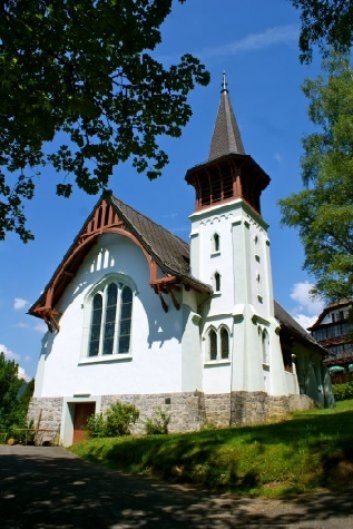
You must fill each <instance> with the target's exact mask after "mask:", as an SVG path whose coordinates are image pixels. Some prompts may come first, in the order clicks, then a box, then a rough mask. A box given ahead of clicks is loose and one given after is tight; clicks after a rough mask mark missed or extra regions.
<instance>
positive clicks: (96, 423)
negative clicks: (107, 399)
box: [87, 401, 140, 437]
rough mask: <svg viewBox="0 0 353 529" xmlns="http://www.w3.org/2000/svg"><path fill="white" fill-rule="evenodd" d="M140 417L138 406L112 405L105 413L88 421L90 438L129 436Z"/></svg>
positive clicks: (126, 404)
mask: <svg viewBox="0 0 353 529" xmlns="http://www.w3.org/2000/svg"><path fill="white" fill-rule="evenodd" d="M139 416H140V412H139V410H138V409H137V408H136V406H134V405H133V404H128V403H124V402H119V401H117V402H115V403H114V404H111V405H110V406H109V408H108V409H107V410H106V412H105V413H97V414H96V415H91V417H89V419H88V421H87V430H88V433H89V436H90V437H116V436H119V435H128V434H129V433H130V428H131V426H132V424H134V423H135V422H136V421H137V419H138V418H139Z"/></svg>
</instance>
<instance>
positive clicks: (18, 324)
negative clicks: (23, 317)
mask: <svg viewBox="0 0 353 529" xmlns="http://www.w3.org/2000/svg"><path fill="white" fill-rule="evenodd" d="M15 327H18V328H19V329H28V328H29V325H28V323H25V322H23V321H19V322H18V323H16V325H15Z"/></svg>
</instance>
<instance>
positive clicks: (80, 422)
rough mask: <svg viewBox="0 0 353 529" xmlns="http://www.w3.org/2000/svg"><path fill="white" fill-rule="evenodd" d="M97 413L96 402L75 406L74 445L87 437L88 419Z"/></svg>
mask: <svg viewBox="0 0 353 529" xmlns="http://www.w3.org/2000/svg"><path fill="white" fill-rule="evenodd" d="M95 411H96V403H95V402H80V403H77V404H75V416H74V436H73V441H72V442H73V444H75V443H79V442H80V441H83V440H84V439H86V437H87V430H86V424H87V419H88V418H89V417H90V416H91V415H93V414H94V412H95Z"/></svg>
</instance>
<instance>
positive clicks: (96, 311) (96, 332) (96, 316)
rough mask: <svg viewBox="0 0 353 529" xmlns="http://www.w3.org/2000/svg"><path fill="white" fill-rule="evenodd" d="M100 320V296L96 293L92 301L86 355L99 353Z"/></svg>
mask: <svg viewBox="0 0 353 529" xmlns="http://www.w3.org/2000/svg"><path fill="white" fill-rule="evenodd" d="M101 322H102V296H101V294H96V295H95V296H94V298H93V303H92V315H91V329H90V337H89V346H88V356H97V355H98V353H99V342H100V333H101Z"/></svg>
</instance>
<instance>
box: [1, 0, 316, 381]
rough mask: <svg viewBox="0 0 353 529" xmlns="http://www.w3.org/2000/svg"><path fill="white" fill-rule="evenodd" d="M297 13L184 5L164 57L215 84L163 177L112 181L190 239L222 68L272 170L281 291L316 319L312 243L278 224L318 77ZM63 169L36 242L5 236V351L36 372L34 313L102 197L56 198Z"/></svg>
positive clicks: (38, 327)
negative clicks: (192, 60) (197, 179)
mask: <svg viewBox="0 0 353 529" xmlns="http://www.w3.org/2000/svg"><path fill="white" fill-rule="evenodd" d="M299 27H300V21H299V13H298V12H297V11H296V10H295V9H294V8H293V7H292V5H291V3H290V2H289V0H266V1H264V0H247V1H246V2H244V1H241V0H222V1H221V2H219V1H217V0H187V2H186V3H185V4H183V5H180V4H179V3H178V2H175V5H174V9H173V12H172V14H171V15H170V16H169V18H168V19H167V20H166V22H165V24H164V26H163V34H162V37H163V42H162V44H161V45H160V46H159V48H158V49H157V50H156V56H157V57H159V58H160V59H161V60H163V61H165V62H166V63H171V62H173V61H176V60H178V58H179V57H180V56H181V55H182V54H184V53H186V52H192V53H193V54H195V55H196V56H198V57H199V58H200V59H202V60H203V61H204V63H205V64H206V66H207V68H208V70H209V71H210V73H211V83H210V84H209V86H208V87H206V88H203V87H200V88H197V89H196V90H195V91H194V92H193V94H192V95H191V97H190V103H191V106H192V109H193V116H192V118H191V120H190V122H189V124H188V125H187V126H186V128H185V129H184V133H183V136H182V137H181V138H179V139H177V140H172V139H166V138H163V139H162V140H161V143H162V144H163V146H164V147H165V148H166V149H167V151H168V153H169V156H170V164H169V165H168V167H167V168H166V170H165V171H164V175H163V176H162V177H161V178H160V179H158V180H156V181H153V182H149V181H148V180H147V178H146V177H145V176H144V175H137V174H135V172H134V170H133V169H132V168H131V167H130V166H129V165H128V164H127V165H126V166H125V167H123V166H122V167H120V168H119V171H117V172H116V174H114V176H113V177H112V179H111V182H110V188H111V189H112V190H113V192H114V194H115V195H116V196H118V197H119V198H120V199H121V200H123V201H124V202H126V203H128V204H130V205H131V206H133V207H134V208H136V209H137V210H139V211H141V212H142V213H144V214H145V215H147V216H149V217H151V218H152V219H153V220H155V221H156V222H158V223H160V224H162V225H163V226H165V227H166V228H167V229H169V230H170V231H172V232H174V233H176V234H177V235H179V236H180V237H182V238H185V239H186V240H187V239H188V235H189V230H190V225H189V221H188V215H190V214H191V213H192V211H193V207H194V190H193V188H192V187H190V186H188V185H187V184H186V182H185V181H184V176H185V173H186V171H187V169H188V168H190V167H192V166H194V165H196V164H198V163H201V162H203V161H205V160H206V159H207V156H208V149H209V145H210V139H211V135H212V130H213V125H214V121H215V117H216V112H217V107H218V103H219V97H220V86H221V77H222V72H223V70H224V71H225V72H226V74H227V79H228V86H229V91H230V97H231V100H232V104H233V108H234V111H235V114H236V117H237V121H238V124H239V127H240V130H241V134H242V138H243V142H244V145H245V150H246V152H247V153H248V154H251V155H252V157H253V158H254V159H255V160H256V161H257V162H258V163H259V164H260V165H261V166H262V167H263V169H264V170H265V171H266V172H267V173H268V174H269V175H270V176H271V184H270V186H269V187H268V188H267V190H266V191H265V192H264V194H263V198H262V214H263V217H264V219H265V220H266V221H267V222H268V224H269V226H270V228H269V235H270V241H271V251H272V268H273V283H274V292H275V298H276V299H277V301H279V302H280V303H281V304H282V305H283V306H284V307H285V308H286V309H287V310H288V311H289V312H290V313H291V314H292V315H294V316H295V317H297V318H298V319H299V321H301V322H303V323H304V324H309V322H310V321H311V319H312V318H313V317H315V315H316V314H317V312H318V311H320V309H321V308H322V305H321V304H320V302H313V301H312V300H311V299H310V297H309V295H308V290H309V285H310V284H311V283H312V282H313V278H311V277H309V276H308V275H307V273H306V272H304V271H303V269H302V265H303V261H304V255H303V250H302V247H301V244H300V241H299V239H298V236H297V234H296V232H295V230H293V229H289V228H286V227H283V226H281V224H280V210H279V206H278V200H279V199H280V198H283V197H286V196H287V195H288V194H290V193H293V192H295V191H298V190H299V189H300V188H301V186H302V183H301V177H300V157H301V155H302V147H301V138H302V137H303V135H305V134H307V133H308V132H310V131H311V130H312V126H311V124H310V122H309V119H308V117H307V105H308V102H307V100H306V99H305V97H304V95H303V94H302V91H301V85H302V83H303V80H304V79H305V78H307V77H311V78H313V77H316V76H317V74H318V72H319V64H320V62H319V60H318V59H317V58H315V60H314V61H313V63H312V64H311V65H310V66H303V65H301V64H300V63H299V58H298V56H299V52H298V44H297V42H298V35H299ZM57 181H58V180H57V176H56V175H55V173H54V171H53V170H52V169H51V168H46V169H45V170H43V172H42V176H41V177H40V179H39V181H38V186H37V192H36V196H35V198H34V199H33V200H32V201H31V202H29V203H28V204H27V205H26V214H27V217H28V221H29V222H28V224H29V226H30V228H31V229H32V230H33V232H34V233H35V236H36V239H35V241H34V242H31V243H28V244H27V245H24V244H23V243H21V242H20V241H19V240H18V238H17V237H16V236H14V235H10V236H9V237H8V239H7V240H6V241H5V242H1V243H0V277H1V278H2V279H1V282H0V315H1V320H0V321H1V323H0V349H2V350H4V351H5V353H6V354H7V356H8V357H9V358H14V359H15V360H16V361H17V362H19V364H20V366H21V367H22V369H24V371H25V373H26V374H27V375H28V376H33V375H34V374H35V370H36V364H37V360H38V356H39V351H40V343H41V339H42V337H43V334H44V331H45V330H46V327H45V325H44V324H43V323H42V322H41V320H39V319H37V318H34V317H31V316H29V315H27V310H28V308H29V306H30V305H31V304H32V303H33V302H34V301H35V300H36V299H37V298H38V296H39V294H40V292H41V291H42V290H43V288H44V286H45V285H46V283H47V282H48V280H49V279H50V277H51V275H52V273H53V272H54V270H55V268H56V267H57V265H58V264H59V262H60V261H61V259H62V257H63V255H64V254H65V252H66V250H67V249H68V247H69V245H70V244H71V242H72V240H73V238H74V237H75V235H76V234H77V232H78V231H79V229H80V228H81V226H82V224H83V223H84V221H85V219H86V217H87V216H88V215H89V213H90V212H91V210H92V208H93V206H94V204H95V203H96V201H97V197H89V196H87V195H85V194H84V193H83V192H81V191H79V190H75V192H74V196H73V197H72V198H70V199H69V200H67V199H64V198H59V197H56V196H55V185H56V183H57Z"/></svg>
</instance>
